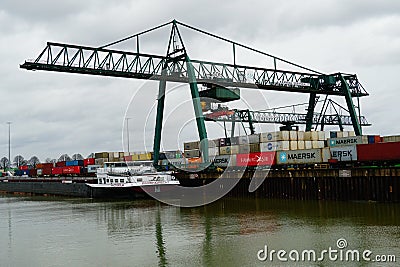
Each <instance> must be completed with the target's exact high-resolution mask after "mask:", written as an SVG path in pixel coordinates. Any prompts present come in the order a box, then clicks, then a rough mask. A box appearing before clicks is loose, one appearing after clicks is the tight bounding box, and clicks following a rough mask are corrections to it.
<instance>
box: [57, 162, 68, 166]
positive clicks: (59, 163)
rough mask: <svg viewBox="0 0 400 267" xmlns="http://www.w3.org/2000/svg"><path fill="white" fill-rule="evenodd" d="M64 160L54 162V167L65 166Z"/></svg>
mask: <svg viewBox="0 0 400 267" xmlns="http://www.w3.org/2000/svg"><path fill="white" fill-rule="evenodd" d="M65 163H66V162H65V161H59V162H56V167H65Z"/></svg>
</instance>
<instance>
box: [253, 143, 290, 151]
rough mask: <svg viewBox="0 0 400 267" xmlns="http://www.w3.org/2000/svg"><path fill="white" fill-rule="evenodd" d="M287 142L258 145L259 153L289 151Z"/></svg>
mask: <svg viewBox="0 0 400 267" xmlns="http://www.w3.org/2000/svg"><path fill="white" fill-rule="evenodd" d="M289 146H290V145H289V141H277V142H267V143H260V152H269V151H279V150H289V148H290V147H289Z"/></svg>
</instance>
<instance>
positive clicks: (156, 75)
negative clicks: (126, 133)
mask: <svg viewBox="0 0 400 267" xmlns="http://www.w3.org/2000/svg"><path fill="white" fill-rule="evenodd" d="M168 25H172V28H171V34H170V38H169V44H168V49H167V53H166V56H161V55H152V54H145V53H140V51H139V37H140V36H141V35H143V34H146V33H149V32H151V31H154V30H157V29H159V28H162V27H165V26H168ZM178 25H180V26H183V27H185V28H188V29H191V30H194V31H197V32H200V33H202V34H205V35H208V36H211V37H213V38H217V39H219V40H222V41H224V42H228V43H230V44H231V45H232V48H233V63H230V64H229V63H219V62H209V61H201V60H192V59H190V58H189V56H188V53H187V51H186V48H185V46H184V43H183V40H182V37H181V34H180V32H179V29H178ZM133 38H136V39H137V51H136V52H129V51H120V50H114V49H110V48H108V47H110V46H112V45H115V44H118V43H121V42H124V41H126V40H130V39H133ZM176 41H178V42H179V43H180V46H181V47H179V48H178V47H177V46H175V45H174V44H175V42H176ZM236 47H240V48H244V49H247V50H250V51H253V52H256V53H258V54H260V55H262V56H266V57H269V58H272V59H273V62H274V66H273V68H260V67H252V66H244V65H238V64H236ZM280 62H283V63H285V64H289V65H291V66H292V67H296V68H297V69H299V71H287V70H282V69H278V68H277V63H280ZM20 67H21V68H24V69H27V70H45V71H56V72H69V73H79V74H90V75H100V76H110V77H124V78H135V79H153V80H159V81H160V85H159V98H158V106H157V118H156V129H155V137H154V164H155V165H157V160H158V154H159V148H160V141H161V129H162V120H163V111H164V101H165V97H164V93H165V85H166V82H167V81H169V82H181V83H189V84H190V88H191V93H192V100H193V106H194V109H195V114H196V121H197V126H198V132H199V136H200V139H201V140H205V141H206V142H205V143H203V142H202V143H203V144H202V146H203V153H205V158H204V160H205V161H206V162H207V152H206V151H207V132H206V128H205V125H204V115H203V114H202V112H201V106H200V102H199V99H198V88H197V84H198V83H201V84H210V83H211V84H218V85H220V86H224V87H239V88H250V89H262V90H276V91H282V92H296V93H307V94H310V101H309V103H310V104H309V107H308V112H307V116H306V117H305V118H303V117H301V118H300V117H299V118H297V121H303V120H304V119H305V121H306V124H307V127H306V129H308V130H310V129H311V126H312V124H313V123H314V122H315V119H314V108H315V99H316V96H317V95H320V94H322V95H336V96H344V97H345V99H346V103H347V106H348V110H349V113H350V118H351V124H352V125H353V127H354V130H355V132H356V134H357V135H361V124H362V117H361V115H360V109H359V105H358V115H357V113H356V109H355V107H354V104H353V100H352V98H353V97H357V99H358V98H359V97H362V96H367V95H368V93H367V92H366V91H365V90H364V88H363V87H362V85H361V84H360V83H359V81H358V78H357V76H356V75H355V74H343V73H334V74H323V73H320V72H318V71H314V70H312V69H309V68H306V67H303V66H300V65H298V64H295V63H292V62H289V61H287V60H284V59H281V58H278V57H275V56H272V55H270V54H267V53H265V52H262V51H259V50H256V49H254V48H251V47H248V46H245V45H242V44H239V43H237V42H234V41H231V40H228V39H225V38H222V37H220V36H217V35H214V34H211V33H208V32H205V31H203V30H200V29H197V28H194V27H192V26H189V25H187V24H184V23H181V22H178V21H176V20H173V21H171V22H168V23H165V24H162V25H160V26H157V27H154V28H152V29H149V30H145V31H143V32H141V33H138V34H135V35H132V36H128V37H126V38H123V39H121V40H118V41H115V42H112V43H110V44H107V45H104V46H101V47H88V46H78V45H71V44H62V43H53V42H48V43H47V45H46V47H45V48H44V49H43V51H42V52H41V53H40V55H39V56H38V57H37V58H36V59H35V60H32V61H25V62H24V63H23V64H22V65H21V66H20ZM257 114H259V115H257ZM253 116H254V117H255V119H253V120H254V121H261V120H263V119H262V118H261V117H262V115H261V114H260V113H254V112H253ZM257 116H258V117H259V118H258V119H257ZM289 117H290V116H289ZM283 118H284V119H290V120H291V119H292V118H287V117H286V116H285V115H283ZM234 119H235V118H234ZM250 119H252V118H250ZM334 121H335V119H334V118H330V117H327V118H326V122H327V124H328V122H331V123H334Z"/></svg>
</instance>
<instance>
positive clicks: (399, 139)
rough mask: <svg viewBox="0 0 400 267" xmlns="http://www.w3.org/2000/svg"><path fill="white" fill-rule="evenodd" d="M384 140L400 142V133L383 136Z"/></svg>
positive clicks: (386, 141)
mask: <svg viewBox="0 0 400 267" xmlns="http://www.w3.org/2000/svg"><path fill="white" fill-rule="evenodd" d="M382 142H385V143H388V142H400V135H392V136H383V137H382Z"/></svg>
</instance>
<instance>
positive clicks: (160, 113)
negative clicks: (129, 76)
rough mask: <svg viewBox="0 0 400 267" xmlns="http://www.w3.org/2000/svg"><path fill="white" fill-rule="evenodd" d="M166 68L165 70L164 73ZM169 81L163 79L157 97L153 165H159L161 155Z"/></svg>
mask: <svg viewBox="0 0 400 267" xmlns="http://www.w3.org/2000/svg"><path fill="white" fill-rule="evenodd" d="M164 72H165V70H164V71H163V73H164ZM166 85H167V82H166V80H165V79H161V80H160V83H159V87H158V99H157V116H156V126H155V132H154V143H153V153H154V154H153V166H154V167H156V166H158V159H159V157H160V146H161V132H162V123H163V117H164V103H165V88H166Z"/></svg>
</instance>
